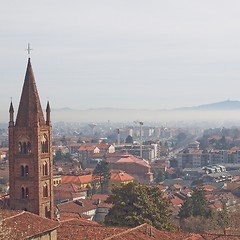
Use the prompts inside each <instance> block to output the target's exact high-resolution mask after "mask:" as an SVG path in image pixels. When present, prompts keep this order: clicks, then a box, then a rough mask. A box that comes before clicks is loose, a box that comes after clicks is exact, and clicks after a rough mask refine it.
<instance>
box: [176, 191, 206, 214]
mask: <svg viewBox="0 0 240 240" xmlns="http://www.w3.org/2000/svg"><path fill="white" fill-rule="evenodd" d="M191 216H194V217H195V216H203V217H208V216H210V208H209V207H208V202H207V199H206V197H205V190H204V189H203V188H202V187H196V188H194V190H193V193H192V196H191V197H187V198H186V200H185V201H184V203H183V205H182V207H181V209H180V212H179V217H180V218H181V219H182V218H188V217H191Z"/></svg>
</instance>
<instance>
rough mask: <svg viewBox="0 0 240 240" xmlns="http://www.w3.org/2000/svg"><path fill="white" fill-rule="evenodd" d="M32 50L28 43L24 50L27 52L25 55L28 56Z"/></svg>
mask: <svg viewBox="0 0 240 240" xmlns="http://www.w3.org/2000/svg"><path fill="white" fill-rule="evenodd" d="M32 50H33V49H32V48H30V43H28V47H27V49H26V51H27V53H28V56H30V54H31V51H32Z"/></svg>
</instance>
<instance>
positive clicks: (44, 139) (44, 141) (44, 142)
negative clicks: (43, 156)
mask: <svg viewBox="0 0 240 240" xmlns="http://www.w3.org/2000/svg"><path fill="white" fill-rule="evenodd" d="M41 147H42V153H48V149H49V148H48V137H47V134H44V136H43V137H42V141H41Z"/></svg>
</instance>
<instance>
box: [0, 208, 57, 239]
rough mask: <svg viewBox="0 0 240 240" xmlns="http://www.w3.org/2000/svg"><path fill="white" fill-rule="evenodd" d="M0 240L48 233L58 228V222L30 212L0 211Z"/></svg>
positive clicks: (25, 237)
mask: <svg viewBox="0 0 240 240" xmlns="http://www.w3.org/2000/svg"><path fill="white" fill-rule="evenodd" d="M0 221H1V222H2V224H1V231H0V239H4V240H8V239H9V240H15V239H16V240H19V239H27V238H30V237H33V236H37V235H39V234H41V233H43V232H50V231H52V230H54V229H56V228H57V227H58V226H59V223H58V222H55V221H52V220H50V219H48V218H43V217H40V216H38V215H35V214H33V213H30V212H25V211H11V210H0Z"/></svg>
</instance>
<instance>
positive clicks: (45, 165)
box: [43, 162, 48, 176]
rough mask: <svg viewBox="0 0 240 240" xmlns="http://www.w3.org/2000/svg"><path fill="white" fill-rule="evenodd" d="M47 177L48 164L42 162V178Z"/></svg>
mask: <svg viewBox="0 0 240 240" xmlns="http://www.w3.org/2000/svg"><path fill="white" fill-rule="evenodd" d="M47 175H48V164H47V162H44V164H43V176H47Z"/></svg>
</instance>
